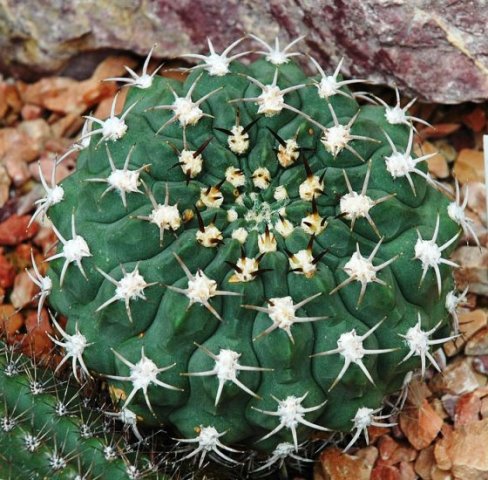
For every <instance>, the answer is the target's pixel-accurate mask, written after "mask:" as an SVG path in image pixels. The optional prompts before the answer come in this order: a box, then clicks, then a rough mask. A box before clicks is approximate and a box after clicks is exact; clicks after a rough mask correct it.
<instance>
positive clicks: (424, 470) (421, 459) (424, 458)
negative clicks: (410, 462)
mask: <svg viewBox="0 0 488 480" xmlns="http://www.w3.org/2000/svg"><path fill="white" fill-rule="evenodd" d="M434 465H435V457H434V446H433V445H430V446H429V447H427V448H424V449H423V450H420V452H419V454H418V455H417V458H416V460H415V465H414V468H415V473H417V475H418V476H419V477H420V478H421V479H422V480H431V479H432V476H431V471H432V467H433V466H434Z"/></svg>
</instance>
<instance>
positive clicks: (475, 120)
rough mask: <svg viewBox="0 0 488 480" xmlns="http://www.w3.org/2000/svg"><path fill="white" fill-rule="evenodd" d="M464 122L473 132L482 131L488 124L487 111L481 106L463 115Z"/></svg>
mask: <svg viewBox="0 0 488 480" xmlns="http://www.w3.org/2000/svg"><path fill="white" fill-rule="evenodd" d="M463 122H464V124H465V125H466V126H468V127H469V128H470V129H471V130H473V132H482V131H483V129H484V128H485V125H486V112H485V110H484V109H483V108H481V107H480V106H477V107H475V108H474V109H473V110H472V111H471V112H469V113H468V114H467V115H464V116H463Z"/></svg>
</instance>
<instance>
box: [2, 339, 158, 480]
mask: <svg viewBox="0 0 488 480" xmlns="http://www.w3.org/2000/svg"><path fill="white" fill-rule="evenodd" d="M0 350H1V353H0V478H2V479H5V480H8V479H20V478H25V479H27V478H28V479H37V478H38V479H41V478H47V477H48V476H49V477H50V478H53V479H56V480H61V479H63V480H64V479H78V480H81V479H89V478H92V479H95V478H113V479H120V480H122V479H124V480H125V479H127V480H131V479H132V480H134V479H137V478H141V479H142V478H154V479H155V478H161V479H162V478H166V477H163V476H160V477H158V476H157V474H156V466H155V465H153V464H151V462H150V461H149V458H147V457H146V456H145V455H143V454H140V453H139V452H138V450H137V449H135V448H134V447H133V446H132V445H131V444H130V443H129V442H128V441H127V440H126V437H125V436H124V435H123V434H122V433H120V432H117V429H116V427H115V423H114V421H113V420H112V419H110V418H108V417H105V418H103V419H102V418H101V417H104V415H103V414H102V413H100V412H96V411H94V410H90V409H89V408H88V405H87V403H86V400H87V399H86V398H83V397H82V396H81V395H80V394H79V393H80V392H79V386H76V385H75V384H74V383H73V382H69V381H67V382H62V381H60V380H59V379H57V378H55V377H54V375H53V372H52V371H51V370H49V369H46V368H41V367H36V366H35V364H34V363H33V362H32V361H31V359H29V358H27V357H23V356H22V355H18V354H16V353H15V352H14V351H13V350H12V349H11V347H7V346H5V345H4V344H3V343H0Z"/></svg>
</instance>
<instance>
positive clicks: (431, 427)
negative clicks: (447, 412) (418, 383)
mask: <svg viewBox="0 0 488 480" xmlns="http://www.w3.org/2000/svg"><path fill="white" fill-rule="evenodd" d="M399 423H400V428H401V429H402V432H403V433H404V434H405V436H406V437H407V438H408V441H409V442H410V444H411V445H412V447H414V448H415V449H417V450H422V449H423V448H426V447H428V446H429V445H430V444H431V443H432V442H433V441H434V439H435V438H436V437H437V435H438V433H439V432H440V430H441V427H442V423H443V422H442V418H441V417H439V415H437V413H436V412H435V410H434V409H433V408H432V407H431V406H430V404H429V402H428V401H427V399H423V400H422V401H421V403H420V404H419V405H408V406H407V407H406V408H405V409H404V410H403V411H402V413H400V416H399Z"/></svg>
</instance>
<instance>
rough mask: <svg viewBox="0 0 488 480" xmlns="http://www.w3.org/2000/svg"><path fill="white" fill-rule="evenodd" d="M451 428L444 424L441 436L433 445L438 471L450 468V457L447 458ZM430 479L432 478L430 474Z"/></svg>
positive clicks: (451, 434)
mask: <svg viewBox="0 0 488 480" xmlns="http://www.w3.org/2000/svg"><path fill="white" fill-rule="evenodd" d="M452 437H453V428H452V427H451V425H448V424H446V423H445V424H444V425H443V426H442V435H441V438H440V440H438V441H437V442H436V443H435V445H434V457H435V463H436V466H437V467H438V468H439V469H440V470H450V469H451V467H452V461H451V457H450V456H449V448H450V446H451V443H452ZM432 478H434V475H433V472H432Z"/></svg>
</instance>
